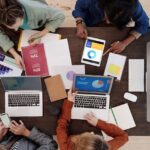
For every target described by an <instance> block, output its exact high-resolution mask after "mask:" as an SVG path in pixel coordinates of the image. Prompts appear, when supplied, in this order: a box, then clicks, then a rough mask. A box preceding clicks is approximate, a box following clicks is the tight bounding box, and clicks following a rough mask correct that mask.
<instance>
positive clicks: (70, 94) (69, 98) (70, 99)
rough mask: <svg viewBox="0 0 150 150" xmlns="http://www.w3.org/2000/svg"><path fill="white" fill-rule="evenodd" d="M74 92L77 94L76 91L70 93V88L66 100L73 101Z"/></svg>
mask: <svg viewBox="0 0 150 150" xmlns="http://www.w3.org/2000/svg"><path fill="white" fill-rule="evenodd" d="M76 94H77V92H76V93H72V89H70V90H69V91H68V101H70V102H73V103H74V101H75V96H76Z"/></svg>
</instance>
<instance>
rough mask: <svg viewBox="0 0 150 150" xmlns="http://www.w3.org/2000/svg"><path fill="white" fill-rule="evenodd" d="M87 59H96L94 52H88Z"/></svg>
mask: <svg viewBox="0 0 150 150" xmlns="http://www.w3.org/2000/svg"><path fill="white" fill-rule="evenodd" d="M87 55H88V58H90V59H94V58H95V57H96V52H95V51H94V50H90V51H89V52H88V53H87Z"/></svg>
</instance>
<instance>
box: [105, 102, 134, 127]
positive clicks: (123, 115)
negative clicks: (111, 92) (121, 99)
mask: <svg viewBox="0 0 150 150" xmlns="http://www.w3.org/2000/svg"><path fill="white" fill-rule="evenodd" d="M108 122H110V123H113V124H115V125H117V126H119V127H120V128H121V129H123V130H127V129H130V128H133V127H135V126H136V124H135V121H134V119H133V116H132V114H131V110H130V108H129V105H128V104H127V103H126V104H122V105H119V106H116V107H113V108H111V109H110V111H109V121H108Z"/></svg>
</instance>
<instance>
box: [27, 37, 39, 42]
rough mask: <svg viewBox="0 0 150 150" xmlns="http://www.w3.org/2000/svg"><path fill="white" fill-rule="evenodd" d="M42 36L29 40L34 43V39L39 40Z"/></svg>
mask: <svg viewBox="0 0 150 150" xmlns="http://www.w3.org/2000/svg"><path fill="white" fill-rule="evenodd" d="M40 38H42V36H38V37H35V38H32V39H30V40H28V42H29V43H32V42H33V41H34V40H37V39H40Z"/></svg>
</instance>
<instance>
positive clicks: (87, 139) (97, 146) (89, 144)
mask: <svg viewBox="0 0 150 150" xmlns="http://www.w3.org/2000/svg"><path fill="white" fill-rule="evenodd" d="M72 142H73V147H72V150H108V149H109V147H108V144H107V143H106V142H105V141H103V140H102V139H101V137H100V136H99V135H95V134H91V133H83V134H80V135H77V136H74V137H73V138H72Z"/></svg>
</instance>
